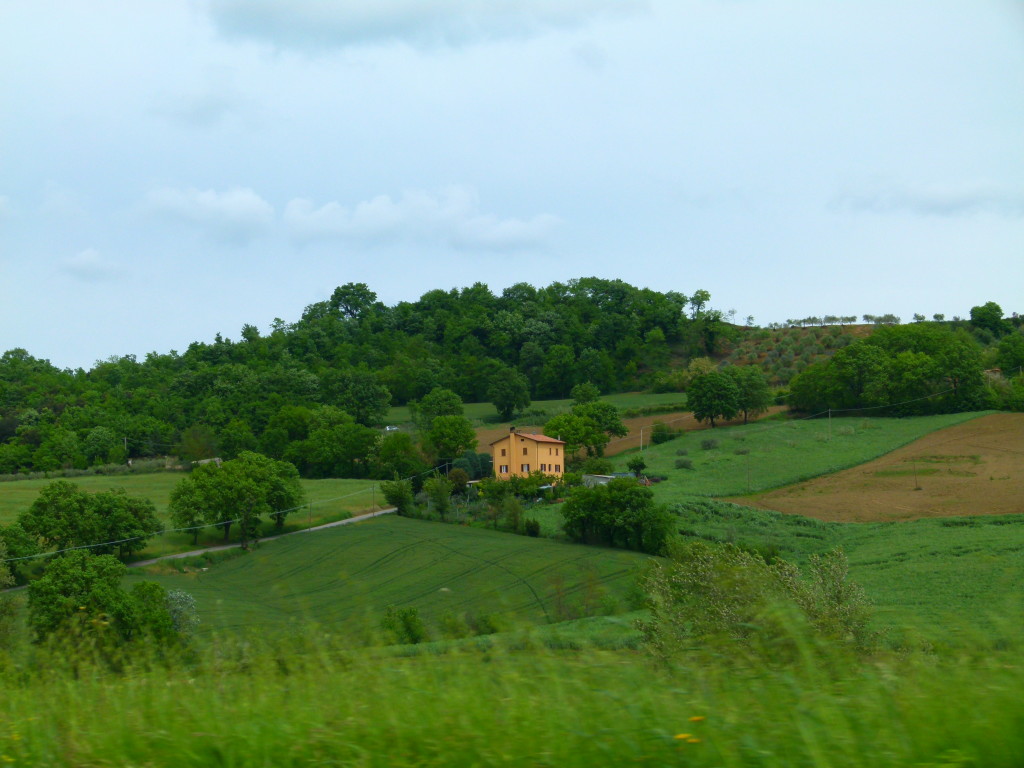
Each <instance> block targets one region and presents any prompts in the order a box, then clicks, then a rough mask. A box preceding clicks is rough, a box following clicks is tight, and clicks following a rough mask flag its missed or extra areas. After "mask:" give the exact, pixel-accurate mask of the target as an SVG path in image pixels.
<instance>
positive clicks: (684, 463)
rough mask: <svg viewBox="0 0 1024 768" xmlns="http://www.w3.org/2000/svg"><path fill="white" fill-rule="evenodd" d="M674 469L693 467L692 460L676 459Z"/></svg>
mask: <svg viewBox="0 0 1024 768" xmlns="http://www.w3.org/2000/svg"><path fill="white" fill-rule="evenodd" d="M676 469H693V460H692V459H676Z"/></svg>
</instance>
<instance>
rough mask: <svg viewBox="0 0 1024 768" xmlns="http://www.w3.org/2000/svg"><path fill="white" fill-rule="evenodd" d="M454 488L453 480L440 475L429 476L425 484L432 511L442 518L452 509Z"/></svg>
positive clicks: (424, 487) (424, 488)
mask: <svg viewBox="0 0 1024 768" xmlns="http://www.w3.org/2000/svg"><path fill="white" fill-rule="evenodd" d="M453 488H454V486H453V484H452V482H451V481H450V480H448V478H446V477H441V476H440V475H437V476H435V477H431V478H429V479H428V480H427V481H426V482H425V483H424V484H423V490H424V492H426V494H427V498H428V499H429V500H430V509H431V511H432V512H434V513H436V514H437V515H438V516H439V517H440V518H441V519H442V520H444V519H445V516H446V515H447V514H448V511H449V510H450V509H451V505H452V490H453Z"/></svg>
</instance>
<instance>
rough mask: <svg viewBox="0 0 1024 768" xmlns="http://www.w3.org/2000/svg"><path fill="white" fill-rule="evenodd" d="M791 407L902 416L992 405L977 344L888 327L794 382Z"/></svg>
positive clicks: (933, 331)
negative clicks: (888, 410) (887, 411)
mask: <svg viewBox="0 0 1024 768" xmlns="http://www.w3.org/2000/svg"><path fill="white" fill-rule="evenodd" d="M790 389H791V395H790V404H791V405H792V406H793V407H794V408H796V409H798V410H801V411H807V412H811V413H819V412H821V411H825V410H829V409H831V410H844V409H856V408H869V407H870V408H878V407H880V406H892V408H891V412H892V413H894V414H899V415H914V414H925V413H943V412H954V411H964V410H973V409H979V408H983V407H985V406H986V405H987V404H988V401H987V395H986V391H985V386H984V378H983V375H982V365H981V355H980V349H979V347H978V345H977V343H976V342H975V341H974V340H973V339H972V338H971V337H970V336H969V335H968V334H967V333H966V332H965V331H963V330H959V331H953V330H951V329H950V328H948V327H946V326H942V325H938V324H935V323H914V324H912V325H905V326H887V327H883V328H879V329H878V330H876V331H875V332H874V333H873V334H872V335H871V336H870V337H869V338H867V339H863V340H861V341H856V342H854V343H853V344H851V345H849V346H848V347H845V348H843V349H841V350H839V351H837V352H836V353H835V355H833V357H832V358H831V359H830V360H828V361H827V362H821V363H816V364H814V365H812V366H810V367H809V368H807V369H806V370H805V371H804V372H803V373H801V374H799V375H798V376H797V377H795V378H794V379H793V381H792V383H791V386H790Z"/></svg>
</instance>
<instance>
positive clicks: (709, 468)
mask: <svg viewBox="0 0 1024 768" xmlns="http://www.w3.org/2000/svg"><path fill="white" fill-rule="evenodd" d="M986 413H987V412H986ZM981 415H984V414H983V413H953V414H944V415H941V416H916V417H909V418H903V419H897V418H848V419H838V418H833V419H832V423H831V428H830V426H829V422H828V420H827V419H810V420H802V421H770V420H769V421H765V422H759V423H756V424H748V425H744V426H736V427H720V428H717V429H714V430H700V431H695V432H690V433H689V434H687V435H685V436H683V437H680V438H676V439H675V440H670V441H668V442H667V443H663V444H661V445H655V446H651V447H650V448H646V449H645V450H644V452H643V456H644V460H645V461H646V462H647V470H646V471H647V472H648V473H649V474H658V475H666V476H668V480H667V481H665V482H663V483H659V484H658V485H656V486H655V487H654V492H655V496H656V498H657V499H658V501H661V502H673V501H681V500H684V499H686V498H687V497H689V496H695V495H696V496H740V495H742V494H745V493H752V492H756V491H766V490H769V489H771V488H778V487H781V486H783V485H789V484H791V483H797V482H801V481H803V480H809V479H810V478H812V477H818V476H819V475H824V474H828V473H830V472H836V471H838V470H840V469H846V468H847V467H853V466H856V465H857V464H862V463H864V462H866V461H870V460H871V459H875V458H878V457H879V456H882V455H884V454H886V453H889V452H890V451H893V450H895V449H897V448H899V447H901V446H903V445H906V444H907V443H910V442H912V441H914V440H916V439H918V438H919V437H923V436H924V435H927V434H929V433H930V432H934V431H936V430H939V429H943V428H945V427H950V426H953V425H955V424H961V423H963V422H965V421H968V420H969V419H973V418H977V417H978V416H981ZM707 441H712V442H713V443H714V444H713V445H712V443H709V442H707ZM704 446H709V447H704ZM634 455H636V451H631V452H629V453H625V454H620V455H618V456H616V457H614V459H613V461H614V463H615V465H616V468H617V469H619V470H620V471H624V470H625V467H626V462H627V461H628V460H629V458H630V457H631V456H634ZM679 461H683V462H690V463H691V464H692V467H691V468H689V469H685V468H677V466H676V463H677V462H679Z"/></svg>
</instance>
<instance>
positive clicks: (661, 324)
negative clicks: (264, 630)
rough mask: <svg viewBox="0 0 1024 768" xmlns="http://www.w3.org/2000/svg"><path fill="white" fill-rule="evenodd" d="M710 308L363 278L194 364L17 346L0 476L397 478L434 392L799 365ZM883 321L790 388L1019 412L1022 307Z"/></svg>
mask: <svg viewBox="0 0 1024 768" xmlns="http://www.w3.org/2000/svg"><path fill="white" fill-rule="evenodd" d="M710 300H711V296H710V294H709V293H708V292H707V291H704V290H697V291H695V292H694V293H693V294H692V295H690V296H686V295H684V294H682V293H678V292H675V291H668V292H664V293H661V292H657V291H653V290H650V289H646V288H636V287H634V286H631V285H629V284H628V283H625V282H623V281H621V280H604V279H599V278H592V277H591V278H581V279H578V280H570V281H568V282H566V283H560V282H555V283H552V284H550V285H548V286H547V287H542V288H535V287H533V286H530V285H528V284H525V283H519V284H516V285H513V286H511V287H509V288H507V289H505V290H504V291H502V292H501V294H500V295H496V294H494V293H493V292H492V291H491V290H490V289H488V287H487V286H486V285H483V284H481V283H476V284H474V285H472V286H470V287H468V288H462V289H452V290H448V291H444V290H432V291H428V292H427V293H425V294H423V296H421V297H420V299H419V300H418V301H415V302H400V303H398V304H396V305H395V306H392V307H389V306H386V305H385V304H383V303H382V302H380V301H378V300H377V296H376V294H375V293H374V292H373V291H372V290H370V288H369V287H368V286H366V285H364V284H361V283H359V284H352V283H350V284H347V285H344V286H341V287H338V288H337V289H335V290H334V292H333V293H332V295H331V297H330V299H329V300H327V301H322V302H317V303H315V304H311V305H310V306H308V307H307V308H306V309H305V311H304V312H303V314H302V317H301V318H299V319H298V320H297V321H296V322H294V323H290V324H289V323H285V322H284V321H282V320H279V319H276V320H275V321H274V322H273V324H272V328H271V330H270V332H269V333H268V334H267V335H261V334H260V333H259V331H258V329H257V328H256V327H255V326H253V325H245V326H244V327H243V328H242V329H241V333H240V338H239V339H238V340H234V341H233V340H231V339H228V338H223V337H222V336H221V335H220V334H218V335H217V336H216V338H215V340H214V342H213V343H209V344H208V343H201V342H195V343H193V344H191V345H190V346H189V347H188V349H186V350H185V351H184V352H182V353H178V352H175V351H171V352H167V353H156V352H153V353H150V354H149V355H147V356H146V358H145V359H144V360H138V359H136V358H135V357H134V356H131V355H128V356H124V357H112V358H110V359H108V360H105V361H102V362H98V363H97V364H96V365H95V366H94V367H93V368H92V369H90V370H82V369H78V370H62V369H59V368H57V367H55V366H53V365H51V364H50V363H49V362H47V361H45V360H39V359H36V358H34V357H32V356H31V355H30V354H29V353H28V352H27V351H25V350H23V349H14V350H10V351H8V352H6V353H4V354H3V356H2V357H0V475H7V476H11V475H16V474H18V473H26V472H50V471H54V470H59V469H84V468H87V467H96V466H101V465H116V464H120V465H123V464H124V463H125V462H127V461H129V460H138V459H142V458H146V457H156V456H165V455H169V454H173V455H175V456H178V457H180V458H181V459H182V460H183V461H186V462H187V461H190V460H195V459H202V458H207V457H211V456H215V455H216V456H221V457H223V458H226V459H229V458H233V457H235V456H237V455H239V454H240V453H241V452H242V451H246V450H255V451H259V452H260V453H263V454H265V455H266V456H269V457H271V458H274V459H281V458H286V459H288V460H290V461H293V462H294V463H295V464H296V466H298V467H299V470H300V471H301V472H302V474H303V475H305V476H313V477H316V476H332V475H333V476H339V475H340V476H367V475H376V476H380V477H391V476H393V474H394V473H395V472H402V471H406V470H408V469H411V468H412V467H413V466H416V465H417V463H418V462H419V461H422V459H423V458H424V456H423V452H422V449H423V447H424V446H423V445H422V444H420V445H414V444H413V441H412V440H411V438H410V436H409V435H407V434H393V435H387V436H385V437H384V438H383V439H382V437H381V433H380V431H379V430H378V429H376V428H377V427H380V426H381V425H383V423H384V420H385V417H386V414H387V411H388V408H389V407H390V406H392V405H403V404H410V405H412V406H413V407H414V409H415V407H416V406H417V405H418V404H419V403H420V402H422V401H423V400H424V398H426V397H427V396H428V395H429V394H430V393H432V392H437V391H443V392H451V393H454V394H455V395H457V396H458V398H461V399H462V400H463V401H466V402H482V401H490V402H495V403H500V404H499V405H498V409H499V410H500V411H502V412H503V413H504V414H505V415H508V414H510V413H511V412H513V411H514V410H515V408H516V407H517V406H521V405H522V404H523V403H524V402H527V403H528V402H529V400H530V399H531V398H532V399H547V398H564V397H568V396H569V394H570V392H571V390H572V388H573V387H574V386H576V385H578V384H582V383H587V382H589V383H591V384H592V385H594V386H595V387H596V388H597V389H598V390H599V391H600V392H602V393H607V392H614V391H626V390H637V389H648V388H655V389H661V390H665V389H666V388H668V389H671V390H683V389H685V387H686V385H687V382H688V381H689V379H690V378H692V376H693V375H694V374H695V373H699V372H701V371H706V369H707V367H708V365H709V364H710V365H711V366H712V367H713V366H714V365H715V364H724V365H728V364H730V361H732V362H733V363H739V364H742V363H752V362H755V361H756V362H758V364H763V365H769V364H770V359H771V358H773V357H775V358H776V361H775V363H774V365H776V366H778V364H779V360H781V361H785V360H786V358H787V356H788V357H792V356H793V353H792V351H786V350H785V349H783V350H781V351H780V350H768V351H767V352H766V353H764V354H763V356H762V357H761V358H760V359H759V358H758V355H759V354H761V353H758V352H757V351H756V348H754V347H751V350H750V354H749V355H748V356H747V357H743V356H742V355H741V356H740V357H737V354H738V353H739V352H741V347H742V339H743V338H744V335H746V338H762V336H767V335H768V334H769V333H770V331H768V330H767V329H752V328H741V327H740V326H737V325H734V324H733V323H731V322H729V321H728V320H730V319H731V318H729V317H727V316H725V315H723V313H722V312H720V311H718V310H715V309H712V308H711V307H710V305H709V302H710ZM887 318H888V319H887ZM826 319H828V318H826ZM832 319H833V320H843V321H845V320H852V318H832ZM815 320H817V318H815ZM874 320H875V321H879V320H880V321H882V322H883V323H886V324H884V325H882V326H881V327H879V328H878V329H877V330H876V332H875V333H874V334H873V335H872V336H871V337H870V338H869V339H866V340H859V341H855V340H854V339H853V338H852V337H848V336H846V335H843V336H841V337H833V336H831V335H828V334H821V333H820V334H819V335H821V339H820V341H821V342H823V343H824V345H823V346H821V345H819V344H816V345H815V347H814V348H815V349H816V348H817V347H818V346H821V349H822V355H819V356H818V357H808V356H807V355H810V354H811V352H808V353H807V355H805V357H806V358H807V359H805V360H799V359H797V360H796V361H795V362H796V363H798V364H799V365H798V366H797V367H796V368H788V367H787V368H784V369H783V370H784V372H785V373H786V376H784V377H782V380H781V381H779V380H778V377H776V379H775V383H776V384H779V383H785V382H786V381H788V378H789V376H790V375H793V374H797V373H798V374H799V375H797V377H796V378H795V379H794V380H793V382H792V386H793V399H792V401H791V404H792V405H793V406H795V407H797V408H802V409H805V410H812V411H813V410H823V409H825V408H836V409H838V408H849V407H862V406H877V405H887V404H891V403H895V402H898V401H900V400H906V399H911V398H913V397H923V396H930V395H934V394H936V393H939V392H942V391H944V390H955V394H954V395H953V396H952V397H950V396H947V395H948V393H946V394H945V395H944V396H943V399H941V400H939V401H935V402H933V403H931V405H929V406H928V408H929V409H936V408H937V409H940V410H950V409H954V410H957V409H966V408H978V407H1014V406H1013V403H1014V402H1016V401H1015V400H1014V397H1017V396H1016V395H1014V394H1013V393H1014V391H1015V390H1014V389H1013V385H1012V384H1006V385H1005V386H1004V387H1003V390H999V388H998V387H995V386H994V385H993V384H992V383H991V382H989V381H988V380H987V379H986V378H985V376H984V373H983V371H984V370H985V369H986V368H991V367H992V366H993V365H995V364H996V363H1000V364H1002V366H1003V368H1004V370H1006V371H1007V373H1010V372H1011V371H1012V370H1013V369H1015V368H1019V366H1020V365H1021V364H1022V363H1024V351H1022V347H1024V336H1022V335H1021V333H1020V330H1021V329H1020V319H1019V318H1017V317H1016V316H1015V317H1014V318H1012V319H1004V318H1003V313H1002V310H1001V309H1000V308H999V307H998V306H996V305H994V304H992V303H991V302H989V304H986V305H983V306H980V307H975V308H974V309H972V311H971V320H970V321H956V322H950V323H946V322H938V321H935V322H921V321H918V322H915V323H913V324H908V325H905V326H898V325H893V324H892V322H893V321H895V320H896V318H891V317H890V316H883V317H882V318H874ZM915 320H918V318H916V317H915ZM751 323H752V320H748V325H749V324H751ZM805 323H806V321H791V322H790V323H789V324H791V325H796V324H799V325H804V324H805ZM822 324H823V325H824V320H823V321H822ZM793 330H799V331H800V332H801V333H806V332H810V331H818V332H822V331H823V329H819V328H806V329H804V328H801V329H793ZM829 330H831V331H834V330H835V329H834V328H830V329H829ZM755 334H757V335H756V336H755ZM808 339H809V340H810V337H808ZM832 341H835V342H836V343H835V344H832V343H831V342H832ZM839 342H841V345H840V344H839ZM766 343H767V344H770V343H771V342H770V340H768V339H765V338H762V341H760V342H758V344H759V345H762V346H763V345H764V344H766ZM787 343H789V342H788V341H786V340H783V341H782V342H781V344H782V345H783V346H785V345H786V344H787ZM837 350H838V351H837ZM815 354H817V353H815ZM833 354H834V357H832V355H833ZM730 355H731V356H730ZM704 358H708V359H707V360H703V362H701V361H702V359H704ZM727 358H728V359H727ZM814 360H818V362H814ZM1018 399H1019V398H1018ZM919 410H927V409H922V408H919V409H917V410H915V411H914V412H917V411H919ZM446 413H447V412H445V411H439V412H437V413H436V414H435V415H446ZM435 447H436V446H435ZM429 453H430V452H429V450H428V451H427V454H428V455H427V456H426V457H425V458H427V459H430V458H432V457H431V456H429ZM435 453H436V452H435ZM433 458H436V456H435V457H433Z"/></svg>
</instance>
